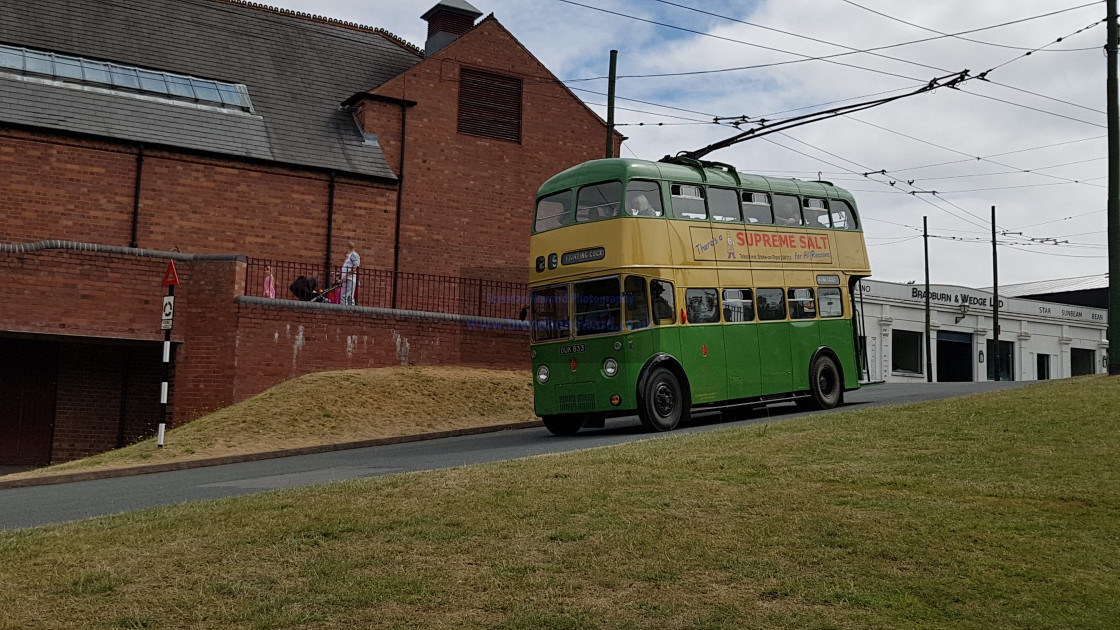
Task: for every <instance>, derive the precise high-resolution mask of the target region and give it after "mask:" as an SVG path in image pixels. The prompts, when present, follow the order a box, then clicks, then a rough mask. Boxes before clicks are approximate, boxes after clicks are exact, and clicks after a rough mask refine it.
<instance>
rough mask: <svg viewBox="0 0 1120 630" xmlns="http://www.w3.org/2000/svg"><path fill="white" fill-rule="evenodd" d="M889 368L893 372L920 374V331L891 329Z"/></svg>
mask: <svg viewBox="0 0 1120 630" xmlns="http://www.w3.org/2000/svg"><path fill="white" fill-rule="evenodd" d="M891 337H893V338H894V343H893V344H892V345H893V347H892V349H891V369H893V370H894V371H895V372H903V373H908V374H922V373H923V372H922V333H920V332H914V331H912V330H894V331H891Z"/></svg>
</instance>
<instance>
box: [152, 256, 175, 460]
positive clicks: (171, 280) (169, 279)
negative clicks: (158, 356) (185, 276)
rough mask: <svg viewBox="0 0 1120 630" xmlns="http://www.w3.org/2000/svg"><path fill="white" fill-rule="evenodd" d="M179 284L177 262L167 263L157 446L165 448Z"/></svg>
mask: <svg viewBox="0 0 1120 630" xmlns="http://www.w3.org/2000/svg"><path fill="white" fill-rule="evenodd" d="M178 284H179V274H178V273H176V272H175V261H174V260H169V261H167V271H166V272H164V274H163V286H165V287H167V295H166V296H164V298H163V313H162V319H161V320H160V324H159V327H160V328H161V329H162V330H163V383H161V384H160V388H159V404H160V421H159V434H158V435H157V437H156V446H157V447H158V448H163V434H164V432H165V431H166V430H167V428H168V425H169V424H171V423H170V422H169V421H168V419H167V382H168V381H169V380H170V378H171V326H172V325H173V323H174V321H175V286H176V285H178Z"/></svg>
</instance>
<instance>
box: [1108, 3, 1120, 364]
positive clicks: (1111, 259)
mask: <svg viewBox="0 0 1120 630" xmlns="http://www.w3.org/2000/svg"><path fill="white" fill-rule="evenodd" d="M1105 4H1106V5H1107V7H1108V9H1107V12H1108V20H1107V21H1108V42H1107V45H1106V46H1105V50H1106V51H1107V55H1106V59H1107V63H1108V80H1107V81H1106V83H1105V87H1106V89H1107V91H1108V211H1107V212H1108V373H1109V374H1112V375H1114V376H1115V375H1117V374H1120V351H1118V350H1117V349H1116V345H1117V343H1120V97H1118V96H1117V93H1116V91H1117V89H1118V86H1117V79H1116V47H1117V40H1118V39H1120V38H1118V37H1117V28H1116V0H1107V2H1106V3H1105Z"/></svg>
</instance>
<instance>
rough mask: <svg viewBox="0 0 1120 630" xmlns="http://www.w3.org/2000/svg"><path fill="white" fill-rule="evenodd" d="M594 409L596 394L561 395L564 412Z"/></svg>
mask: <svg viewBox="0 0 1120 630" xmlns="http://www.w3.org/2000/svg"><path fill="white" fill-rule="evenodd" d="M594 409H595V394H591V393H588V394H564V395H561V396H560V411H562V412H565V413H571V412H573V411H593V410H594Z"/></svg>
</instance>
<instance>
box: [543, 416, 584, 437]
mask: <svg viewBox="0 0 1120 630" xmlns="http://www.w3.org/2000/svg"><path fill="white" fill-rule="evenodd" d="M541 420H542V421H543V422H544V428H546V429H548V430H549V432H550V433H552V434H553V435H575V434H576V433H577V432H578V431H579V430H580V429H582V428H583V416H581V415H579V414H568V415H558V416H541Z"/></svg>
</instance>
